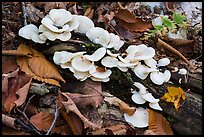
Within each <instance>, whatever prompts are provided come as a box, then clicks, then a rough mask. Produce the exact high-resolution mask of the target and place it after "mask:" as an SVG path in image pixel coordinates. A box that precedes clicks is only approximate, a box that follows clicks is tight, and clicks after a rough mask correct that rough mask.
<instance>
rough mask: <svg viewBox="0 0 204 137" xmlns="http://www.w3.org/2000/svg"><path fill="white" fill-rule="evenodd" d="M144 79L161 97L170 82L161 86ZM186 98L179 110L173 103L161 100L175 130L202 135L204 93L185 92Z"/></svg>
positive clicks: (154, 93) (149, 87) (158, 96)
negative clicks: (203, 101)
mask: <svg viewBox="0 0 204 137" xmlns="http://www.w3.org/2000/svg"><path fill="white" fill-rule="evenodd" d="M149 83H151V82H147V81H144V82H143V84H144V85H145V86H146V87H147V88H148V89H149V91H150V92H151V93H152V94H153V96H154V97H156V98H160V97H161V96H163V95H164V93H166V91H165V89H166V88H165V87H166V86H168V83H165V84H164V85H162V87H161V86H156V85H152V84H149ZM185 96H186V100H185V102H183V103H182V105H181V106H180V108H179V109H178V111H176V109H175V108H174V106H173V104H171V103H168V102H165V101H160V102H159V104H160V106H161V107H162V108H163V112H164V113H165V114H167V115H168V116H169V117H170V125H171V127H172V129H173V131H174V132H175V134H176V133H178V134H180V135H184V134H185V135H201V134H202V95H199V94H196V93H193V90H192V91H189V92H185Z"/></svg>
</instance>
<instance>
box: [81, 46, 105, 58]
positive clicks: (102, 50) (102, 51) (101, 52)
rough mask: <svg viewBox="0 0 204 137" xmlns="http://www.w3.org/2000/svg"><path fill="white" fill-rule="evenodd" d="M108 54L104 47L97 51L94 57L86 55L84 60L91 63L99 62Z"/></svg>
mask: <svg viewBox="0 0 204 137" xmlns="http://www.w3.org/2000/svg"><path fill="white" fill-rule="evenodd" d="M105 54H106V48H104V47H102V48H99V49H97V50H96V51H95V52H94V53H93V54H92V55H84V58H86V59H88V60H90V61H99V60H100V59H101V58H103V57H104V56H105Z"/></svg>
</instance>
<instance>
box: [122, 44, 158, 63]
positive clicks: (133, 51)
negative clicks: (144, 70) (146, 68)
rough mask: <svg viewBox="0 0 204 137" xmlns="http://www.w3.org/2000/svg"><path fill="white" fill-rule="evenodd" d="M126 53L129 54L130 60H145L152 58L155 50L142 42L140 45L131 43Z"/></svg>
mask: <svg viewBox="0 0 204 137" xmlns="http://www.w3.org/2000/svg"><path fill="white" fill-rule="evenodd" d="M126 51H127V53H128V54H130V57H128V56H127V57H128V58H130V59H131V61H133V62H134V61H136V60H147V59H150V58H153V57H154V55H155V50H154V49H153V48H152V47H147V46H146V45H144V44H140V45H137V46H135V45H131V47H130V46H129V47H128V48H127V50H126Z"/></svg>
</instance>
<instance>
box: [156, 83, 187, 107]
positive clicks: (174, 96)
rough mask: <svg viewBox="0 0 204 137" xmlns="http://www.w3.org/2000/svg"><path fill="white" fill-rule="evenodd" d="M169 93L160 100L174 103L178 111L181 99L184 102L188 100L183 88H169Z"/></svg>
mask: <svg viewBox="0 0 204 137" xmlns="http://www.w3.org/2000/svg"><path fill="white" fill-rule="evenodd" d="M167 89H168V93H165V94H164V96H163V97H161V98H160V99H162V100H165V101H166V102H172V103H174V107H175V108H176V110H178V109H179V107H180V99H181V98H182V100H183V101H185V100H186V96H185V93H184V91H183V89H182V88H181V87H167Z"/></svg>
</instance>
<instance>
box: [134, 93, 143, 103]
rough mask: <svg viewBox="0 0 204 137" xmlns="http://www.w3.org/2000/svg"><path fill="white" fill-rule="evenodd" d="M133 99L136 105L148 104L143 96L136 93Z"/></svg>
mask: <svg viewBox="0 0 204 137" xmlns="http://www.w3.org/2000/svg"><path fill="white" fill-rule="evenodd" d="M131 98H132V100H133V101H134V102H135V103H136V104H144V103H145V102H146V100H145V99H144V98H143V97H142V96H141V94H140V93H137V92H134V94H133V95H132V97H131Z"/></svg>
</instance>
